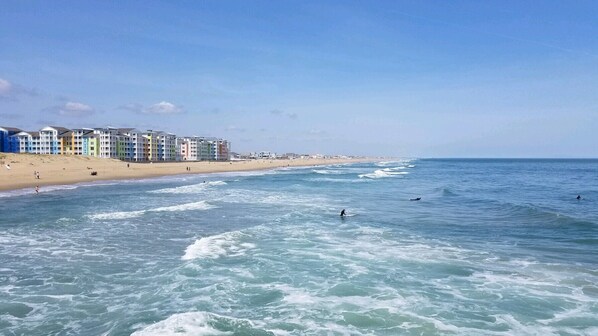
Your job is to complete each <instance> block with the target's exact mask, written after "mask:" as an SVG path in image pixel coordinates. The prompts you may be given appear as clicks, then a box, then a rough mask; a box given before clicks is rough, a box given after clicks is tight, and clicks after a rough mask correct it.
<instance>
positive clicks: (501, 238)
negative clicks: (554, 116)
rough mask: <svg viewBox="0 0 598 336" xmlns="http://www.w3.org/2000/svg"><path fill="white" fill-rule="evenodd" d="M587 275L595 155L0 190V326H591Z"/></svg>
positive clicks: (594, 218)
mask: <svg viewBox="0 0 598 336" xmlns="http://www.w3.org/2000/svg"><path fill="white" fill-rule="evenodd" d="M577 195H581V196H582V199H581V200H577V199H576V196H577ZM417 197H421V200H420V201H411V199H415V198H417ZM342 209H345V210H346V212H347V214H349V216H348V217H346V218H341V217H340V216H339V214H340V211H341V210H342ZM597 284H598V160H506V159H505V160H457V159H455V160H431V159H403V160H386V161H378V162H372V163H359V164H343V165H330V166H322V167H303V168H292V169H277V170H271V171H261V172H251V173H247V172H246V173H238V174H237V173H226V174H209V175H180V176H175V177H165V178H157V179H146V180H143V181H134V182H133V181H111V182H104V183H99V184H85V185H75V186H57V187H52V188H48V189H47V190H44V192H42V193H40V194H39V195H35V194H33V193H31V192H29V191H25V190H22V191H13V192H2V193H0V335H136V336H143V335H543V336H545V335H598V317H597V316H598V285H597Z"/></svg>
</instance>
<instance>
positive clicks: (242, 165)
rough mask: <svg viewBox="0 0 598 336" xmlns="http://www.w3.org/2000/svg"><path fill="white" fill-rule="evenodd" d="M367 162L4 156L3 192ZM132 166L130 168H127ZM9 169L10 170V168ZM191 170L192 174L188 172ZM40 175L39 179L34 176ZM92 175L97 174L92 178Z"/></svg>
mask: <svg viewBox="0 0 598 336" xmlns="http://www.w3.org/2000/svg"><path fill="white" fill-rule="evenodd" d="M359 161H366V160H364V159H362V160H357V159H294V160H248V161H230V162H205V161H204V162H154V163H132V162H130V163H128V162H124V161H120V160H115V159H100V158H95V157H87V156H65V155H40V154H13V153H0V164H1V165H0V190H13V189H22V188H35V187H36V186H40V188H41V187H43V186H47V185H63V184H73V183H78V182H89V181H101V180H119V179H135V178H148V177H157V176H166V175H177V174H206V173H216V172H230V171H247V170H261V169H271V168H277V167H287V166H289V167H297V166H312V165H313V166H316V165H327V164H335V163H349V162H359ZM127 164H129V167H127ZM7 165H8V166H9V167H10V169H9V168H7V167H6V166H7ZM187 167H189V168H190V169H191V170H190V171H187ZM34 172H39V179H37V178H36V177H35V175H34ZM91 172H97V175H95V176H92V175H91Z"/></svg>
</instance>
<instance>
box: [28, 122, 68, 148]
mask: <svg viewBox="0 0 598 336" xmlns="http://www.w3.org/2000/svg"><path fill="white" fill-rule="evenodd" d="M69 132H70V130H69V129H67V128H64V127H59V126H47V127H44V128H42V129H41V130H40V131H39V146H36V148H34V154H62V152H63V150H64V144H65V142H66V139H68V135H70V133H69Z"/></svg>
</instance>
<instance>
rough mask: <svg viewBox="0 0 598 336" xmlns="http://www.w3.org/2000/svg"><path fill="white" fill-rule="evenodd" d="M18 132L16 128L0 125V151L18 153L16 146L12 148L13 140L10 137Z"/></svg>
mask: <svg viewBox="0 0 598 336" xmlns="http://www.w3.org/2000/svg"><path fill="white" fill-rule="evenodd" d="M19 132H21V130H20V129H18V128H14V127H3V126H0V152H4V153H18V148H13V147H14V142H11V141H10V138H11V137H12V136H13V135H15V134H17V133H19Z"/></svg>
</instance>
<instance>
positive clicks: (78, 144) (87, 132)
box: [64, 128, 94, 155]
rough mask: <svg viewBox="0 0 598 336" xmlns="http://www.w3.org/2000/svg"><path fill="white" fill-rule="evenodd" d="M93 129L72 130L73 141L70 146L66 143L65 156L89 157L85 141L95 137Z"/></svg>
mask: <svg viewBox="0 0 598 336" xmlns="http://www.w3.org/2000/svg"><path fill="white" fill-rule="evenodd" d="M93 135H94V133H93V129H92V128H74V129H72V130H71V139H70V144H69V143H65V144H64V147H65V152H64V154H71V155H88V154H86V152H87V150H86V149H87V148H86V147H87V146H88V145H87V143H86V141H85V139H86V138H89V137H93Z"/></svg>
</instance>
